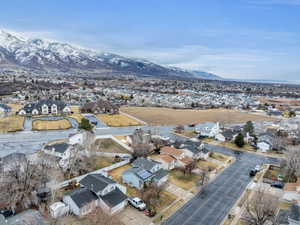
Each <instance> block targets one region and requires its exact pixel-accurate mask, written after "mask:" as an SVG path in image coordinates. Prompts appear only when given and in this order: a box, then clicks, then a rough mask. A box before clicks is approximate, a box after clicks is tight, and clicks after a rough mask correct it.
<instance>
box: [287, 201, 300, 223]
mask: <svg viewBox="0 0 300 225" xmlns="http://www.w3.org/2000/svg"><path fill="white" fill-rule="evenodd" d="M289 218H290V219H292V220H295V221H299V222H300V207H299V206H298V205H296V204H293V205H292V206H291V207H290V215H289Z"/></svg>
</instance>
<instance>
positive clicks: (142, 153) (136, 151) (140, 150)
mask: <svg viewBox="0 0 300 225" xmlns="http://www.w3.org/2000/svg"><path fill="white" fill-rule="evenodd" d="M153 148H154V147H153V145H152V144H137V145H133V146H132V149H133V156H134V157H147V156H148V155H149V154H150V152H151V150H153Z"/></svg>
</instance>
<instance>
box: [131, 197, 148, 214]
mask: <svg viewBox="0 0 300 225" xmlns="http://www.w3.org/2000/svg"><path fill="white" fill-rule="evenodd" d="M128 202H129V204H130V205H132V206H133V207H134V208H136V209H138V210H140V211H143V210H145V209H146V204H145V202H144V201H143V200H142V199H140V198H138V197H135V198H128Z"/></svg>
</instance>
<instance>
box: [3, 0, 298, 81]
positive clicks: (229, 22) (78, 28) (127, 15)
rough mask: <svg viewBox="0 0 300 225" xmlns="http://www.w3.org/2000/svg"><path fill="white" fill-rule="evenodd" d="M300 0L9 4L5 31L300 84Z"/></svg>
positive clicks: (224, 73)
mask: <svg viewBox="0 0 300 225" xmlns="http://www.w3.org/2000/svg"><path fill="white" fill-rule="evenodd" d="M299 21H300V0H206V1H205V0H186V1H183V0H147V1H143V0H139V1H138V0H126V1H124V0H109V1H100V0H87V1H80V0H77V1H76V0H72V1H71V0H64V1H58V0H48V1H47V2H46V1H37V0H36V1H34V0H26V1H24V0H19V1H18V0H10V1H3V2H1V13H0V27H1V28H4V29H7V30H13V31H16V32H21V33H24V34H25V35H27V36H32V37H41V38H47V39H52V40H58V41H64V42H68V43H73V44H77V45H80V46H83V47H86V48H90V49H94V50H97V51H108V52H112V53H117V54H121V55H123V56H130V57H139V58H145V59H148V60H151V61H153V62H156V63H160V64H164V65H171V66H179V67H183V68H186V69H195V70H204V71H209V72H213V73H216V74H218V75H221V76H223V77H228V78H241V79H280V80H300V63H299V59H300V25H299Z"/></svg>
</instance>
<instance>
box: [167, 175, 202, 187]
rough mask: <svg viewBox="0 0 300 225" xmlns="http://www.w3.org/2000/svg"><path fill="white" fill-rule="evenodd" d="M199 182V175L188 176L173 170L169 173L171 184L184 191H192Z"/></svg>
mask: <svg viewBox="0 0 300 225" xmlns="http://www.w3.org/2000/svg"><path fill="white" fill-rule="evenodd" d="M198 180H199V175H197V174H194V173H193V174H191V175H189V174H187V175H184V174H183V173H182V172H181V171H179V170H172V171H170V172H169V182H170V183H172V184H174V185H176V186H178V187H181V188H182V189H184V190H190V189H192V188H193V187H195V186H196V185H197V182H198Z"/></svg>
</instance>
